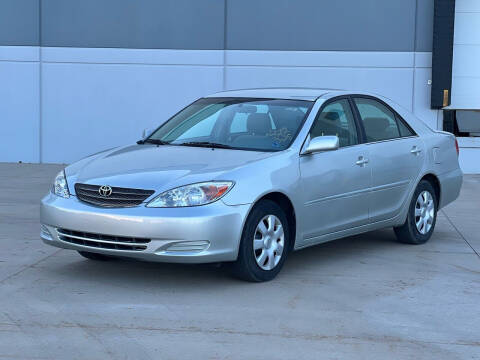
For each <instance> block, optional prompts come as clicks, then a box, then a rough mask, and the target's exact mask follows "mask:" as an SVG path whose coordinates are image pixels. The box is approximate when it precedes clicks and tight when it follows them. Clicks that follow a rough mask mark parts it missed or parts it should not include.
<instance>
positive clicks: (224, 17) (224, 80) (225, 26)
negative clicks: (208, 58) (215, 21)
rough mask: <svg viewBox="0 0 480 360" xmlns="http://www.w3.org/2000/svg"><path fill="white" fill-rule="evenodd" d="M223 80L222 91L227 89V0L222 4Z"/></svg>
mask: <svg viewBox="0 0 480 360" xmlns="http://www.w3.org/2000/svg"><path fill="white" fill-rule="evenodd" d="M222 75H223V78H222V90H226V89H227V0H224V2H223V74H222Z"/></svg>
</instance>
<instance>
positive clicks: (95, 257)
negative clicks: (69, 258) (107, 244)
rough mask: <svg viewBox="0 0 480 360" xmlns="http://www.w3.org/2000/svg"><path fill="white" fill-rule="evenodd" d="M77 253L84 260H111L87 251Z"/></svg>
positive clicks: (105, 256) (106, 256)
mask: <svg viewBox="0 0 480 360" xmlns="http://www.w3.org/2000/svg"><path fill="white" fill-rule="evenodd" d="M78 253H79V254H80V255H82V256H83V257H84V258H87V259H89V260H97V261H107V260H110V259H112V257H111V256H108V255H103V254H97V253H92V252H88V251H79V252H78Z"/></svg>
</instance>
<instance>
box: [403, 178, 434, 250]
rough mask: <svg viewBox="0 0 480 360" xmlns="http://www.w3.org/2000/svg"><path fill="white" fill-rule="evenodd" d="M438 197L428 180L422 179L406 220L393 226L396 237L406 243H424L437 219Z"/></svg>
mask: <svg viewBox="0 0 480 360" xmlns="http://www.w3.org/2000/svg"><path fill="white" fill-rule="evenodd" d="M437 204H438V199H437V196H436V194H435V190H434V188H433V186H432V184H431V183H430V182H428V181H427V180H422V181H420V183H419V184H418V186H417V188H416V189H415V193H414V194H413V197H412V201H411V203H410V207H409V209H408V216H407V220H406V221H405V223H404V224H403V225H402V226H399V227H395V228H394V230H395V234H396V235H397V239H398V240H399V241H401V242H403V243H406V244H415V245H418V244H424V243H426V242H427V241H428V240H429V239H430V237H431V236H432V234H433V230H434V228H435V223H436V221H437V206H438V205H437Z"/></svg>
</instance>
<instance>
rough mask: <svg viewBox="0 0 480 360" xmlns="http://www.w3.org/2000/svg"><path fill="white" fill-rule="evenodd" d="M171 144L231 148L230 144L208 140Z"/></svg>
mask: <svg viewBox="0 0 480 360" xmlns="http://www.w3.org/2000/svg"><path fill="white" fill-rule="evenodd" d="M173 145H182V146H198V147H209V148H219V149H233V147H231V146H230V145H226V144H219V143H215V142H210V141H188V142H184V143H180V144H173Z"/></svg>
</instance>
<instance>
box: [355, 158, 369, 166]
mask: <svg viewBox="0 0 480 360" xmlns="http://www.w3.org/2000/svg"><path fill="white" fill-rule="evenodd" d="M355 164H357V165H358V166H362V167H363V166H365V164H368V159H366V158H364V157H363V156H359V157H358V161H357V162H356V163H355Z"/></svg>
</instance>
